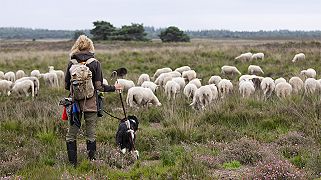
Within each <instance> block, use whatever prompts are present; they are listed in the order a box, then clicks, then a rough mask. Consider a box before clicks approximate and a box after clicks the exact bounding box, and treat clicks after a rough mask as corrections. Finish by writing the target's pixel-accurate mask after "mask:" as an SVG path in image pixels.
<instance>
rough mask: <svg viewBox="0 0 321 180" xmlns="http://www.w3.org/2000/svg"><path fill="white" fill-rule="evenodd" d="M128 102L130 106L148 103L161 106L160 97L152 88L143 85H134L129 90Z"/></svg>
mask: <svg viewBox="0 0 321 180" xmlns="http://www.w3.org/2000/svg"><path fill="white" fill-rule="evenodd" d="M126 103H127V105H129V107H137V106H138V107H140V106H145V105H148V104H150V103H151V104H153V105H155V106H161V105H162V104H161V103H160V102H159V100H158V98H157V97H156V96H155V94H154V93H153V91H152V90H150V89H149V88H143V87H132V88H130V89H129V90H128V93H127V98H126Z"/></svg>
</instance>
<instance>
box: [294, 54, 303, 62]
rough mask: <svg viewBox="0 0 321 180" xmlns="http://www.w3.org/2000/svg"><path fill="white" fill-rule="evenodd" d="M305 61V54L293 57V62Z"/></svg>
mask: <svg viewBox="0 0 321 180" xmlns="http://www.w3.org/2000/svg"><path fill="white" fill-rule="evenodd" d="M304 59H305V55H304V54H303V53H299V54H296V55H295V56H294V57H293V59H292V62H296V61H302V60H304Z"/></svg>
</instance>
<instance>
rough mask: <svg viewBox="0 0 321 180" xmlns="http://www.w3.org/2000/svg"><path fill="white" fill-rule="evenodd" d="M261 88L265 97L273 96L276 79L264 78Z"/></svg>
mask: <svg viewBox="0 0 321 180" xmlns="http://www.w3.org/2000/svg"><path fill="white" fill-rule="evenodd" d="M261 89H262V91H263V96H264V99H267V98H269V97H271V95H272V92H273V91H274V89H275V83H274V80H273V79H272V78H270V77H265V78H263V79H262V82H261Z"/></svg>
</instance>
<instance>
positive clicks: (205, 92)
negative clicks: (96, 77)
mask: <svg viewBox="0 0 321 180" xmlns="http://www.w3.org/2000/svg"><path fill="white" fill-rule="evenodd" d="M235 59H236V60H253V59H264V54H263V53H256V54H252V53H244V54H241V55H240V56H238V57H236V58H235ZM304 59H305V55H304V54H303V53H300V54H296V55H295V56H294V58H293V60H292V62H296V61H301V60H304ZM48 68H49V71H48V72H47V73H43V74H42V73H40V71H39V70H33V71H32V72H31V73H30V76H27V75H26V73H25V72H24V71H22V70H18V71H17V72H16V73H14V72H12V71H10V72H7V73H3V72H2V71H0V93H1V94H2V95H10V94H17V95H20V96H21V95H25V96H29V93H30V92H31V95H32V97H34V96H35V95H37V94H38V92H39V87H40V84H39V79H40V78H43V80H44V82H45V84H46V86H47V87H62V86H63V84H64V72H63V71H61V70H54V67H53V66H49V67H48ZM247 73H248V74H245V75H242V74H241V72H240V71H239V70H238V69H237V68H236V67H235V66H228V65H224V66H222V67H221V74H222V75H223V76H224V77H233V76H234V77H235V76H240V77H239V79H238V90H239V93H240V95H241V97H242V98H248V97H250V96H252V95H253V94H254V93H255V92H257V91H261V92H262V94H263V99H267V98H269V97H270V96H271V95H272V93H273V92H275V94H276V95H277V96H278V97H280V98H284V97H287V96H290V95H291V94H297V93H299V92H301V91H302V90H304V93H308V94H311V93H317V92H319V91H321V79H319V80H316V79H315V77H316V71H315V70H314V69H312V68H309V69H307V70H302V71H301V72H300V75H299V76H300V77H297V76H296V77H291V78H290V79H289V81H288V82H287V81H286V79H284V78H282V77H280V78H278V79H275V80H273V79H272V78H271V77H263V75H264V71H263V70H262V68H261V67H260V66H257V65H250V66H249V67H248V72H247ZM152 80H153V81H152ZM117 81H118V83H120V84H122V85H123V87H124V91H126V92H127V98H126V103H127V105H128V106H130V107H140V106H145V105H148V104H153V105H156V106H160V105H161V103H160V102H159V100H158V98H157V96H156V95H155V92H156V90H158V89H159V90H160V91H161V92H164V94H165V96H166V97H167V98H168V100H172V99H173V100H174V99H175V98H176V97H177V95H178V94H179V93H181V92H182V93H183V94H184V95H185V96H186V97H187V98H188V100H190V101H191V103H190V105H191V106H193V107H194V108H195V109H204V108H205V107H206V106H208V105H209V104H211V103H212V102H213V101H215V100H217V99H224V98H226V97H227V96H229V94H231V93H232V90H233V88H234V87H235V86H237V83H234V85H233V83H232V82H231V80H229V79H224V78H221V77H220V76H218V75H214V76H212V77H211V78H210V79H209V80H208V83H207V84H205V83H204V82H203V83H202V80H201V79H199V78H198V76H197V73H196V72H195V70H192V69H191V68H190V67H189V66H182V67H179V68H176V69H175V70H172V69H171V68H169V67H165V68H161V69H158V70H157V71H156V72H155V73H154V75H153V77H150V76H149V75H148V74H141V75H140V76H139V78H138V81H137V86H136V85H135V83H134V82H133V81H132V80H127V79H118V80H117ZM103 83H104V84H108V82H107V80H106V79H104V81H103ZM159 90H158V91H159Z"/></svg>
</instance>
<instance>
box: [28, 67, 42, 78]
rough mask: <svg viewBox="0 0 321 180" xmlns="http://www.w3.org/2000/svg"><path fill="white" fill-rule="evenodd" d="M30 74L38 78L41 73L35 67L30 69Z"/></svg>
mask: <svg viewBox="0 0 321 180" xmlns="http://www.w3.org/2000/svg"><path fill="white" fill-rule="evenodd" d="M30 76H31V77H36V78H38V79H39V78H40V77H41V73H40V71H39V70H36V69H35V70H32V71H31V73H30Z"/></svg>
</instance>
